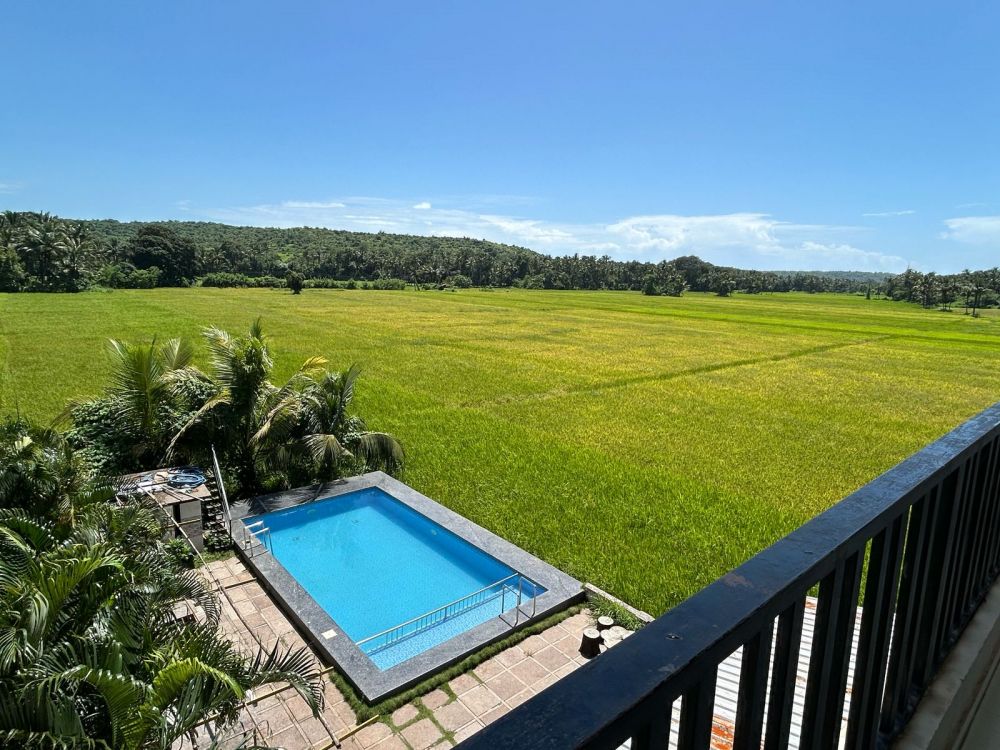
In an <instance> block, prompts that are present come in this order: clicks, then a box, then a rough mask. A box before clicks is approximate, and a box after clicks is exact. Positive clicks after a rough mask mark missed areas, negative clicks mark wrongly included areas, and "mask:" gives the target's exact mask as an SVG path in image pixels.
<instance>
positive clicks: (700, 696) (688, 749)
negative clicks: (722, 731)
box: [677, 667, 718, 750]
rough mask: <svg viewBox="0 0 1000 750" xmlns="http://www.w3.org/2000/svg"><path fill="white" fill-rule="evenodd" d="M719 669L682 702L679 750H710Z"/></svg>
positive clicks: (691, 691) (711, 673) (697, 685)
mask: <svg viewBox="0 0 1000 750" xmlns="http://www.w3.org/2000/svg"><path fill="white" fill-rule="evenodd" d="M717 678H718V667H716V668H715V669H711V670H709V671H708V674H706V675H705V676H704V677H703V678H702V679H701V681H700V682H699V683H698V684H696V685H695V686H694V687H692V688H690V689H689V690H687V691H686V692H685V693H684V699H683V700H682V701H681V728H680V734H679V735H678V739H677V750H709V745H710V744H711V742H712V721H713V719H714V717H715V683H716V680H717Z"/></svg>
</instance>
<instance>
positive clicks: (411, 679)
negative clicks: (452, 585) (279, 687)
mask: <svg viewBox="0 0 1000 750" xmlns="http://www.w3.org/2000/svg"><path fill="white" fill-rule="evenodd" d="M372 487H375V488H378V489H381V490H382V491H384V492H386V493H387V494H388V495H390V496H391V497H393V498H394V499H395V500H397V501H399V502H401V503H403V504H404V505H406V506H408V507H410V508H412V509H413V510H415V511H417V512H418V513H420V514H421V515H423V516H425V517H427V518H429V519H430V520H431V521H434V522H435V523H437V524H438V525H440V526H442V527H444V528H445V529H447V530H448V531H450V532H452V533H453V534H455V535H457V536H458V537H460V538H462V539H464V540H465V541H466V542H468V543H469V544H471V545H472V546H474V547H476V548H478V549H480V550H483V551H484V552H486V553H487V554H489V555H491V556H492V557H494V558H496V559H497V560H499V561H500V562H502V563H504V564H505V565H507V566H508V567H509V568H511V569H513V570H515V571H517V572H518V573H521V574H523V575H524V576H526V577H528V578H529V579H531V580H533V581H536V582H537V583H539V584H541V586H543V587H544V588H545V592H544V593H543V594H541V595H540V596H538V597H537V598H536V599H535V600H534V601H533V602H532V604H531V605H527V604H526V605H524V607H523V608H522V612H524V611H525V610H529V611H530V617H529V616H526V615H527V612H525V614H522V616H521V618H520V622H519V623H518V626H519V627H520V626H523V625H524V624H527V623H529V622H535V621H538V620H541V619H543V618H545V617H547V616H548V615H550V614H552V613H554V612H557V611H559V610H561V609H565V608H566V607H568V606H570V605H571V604H573V603H575V602H579V601H582V599H583V597H584V591H583V585H582V584H581V583H580V582H579V581H577V580H576V579H574V578H572V577H571V576H568V575H566V574H565V573H563V572H562V571H560V570H558V569H557V568H554V567H553V566H551V565H549V564H548V563H546V562H544V561H542V560H540V559H538V558H537V557H535V556H534V555H531V554H529V553H528V552H525V551H524V550H522V549H520V548H519V547H517V546H515V545H513V544H511V543H510V542H508V541H507V540H505V539H503V538H501V537H499V536H497V535H496V534H493V533H492V532H490V531H487V530H486V529H484V528H483V527H481V526H478V525H476V524H475V523H473V522H472V521H470V520H468V519H467V518H464V517H463V516H460V515H459V514H457V513H455V512H454V511H452V510H449V509H448V508H446V507H444V506H443V505H441V504H440V503H437V502H435V501H433V500H431V499H430V498H428V497H425V496H424V495H422V494H420V493H419V492H417V491H416V490H414V489H413V488H412V487H408V486H407V485H405V484H403V483H402V482H400V481H398V480H396V479H393V478H392V477H390V476H389V475H388V474H385V473H383V472H380V471H376V472H371V473H368V474H363V475H361V476H357V477H350V478H348V479H341V480H337V481H335V482H329V483H326V484H322V485H314V486H311V487H301V488H298V489H294V490H289V491H287V492H279V493H275V494H272V495H264V496H261V497H257V498H254V499H252V500H250V501H249V502H246V503H239V504H236V505H234V506H233V508H232V515H233V528H232V535H233V541H234V543H235V544H236V547H237V549H238V550H239V554H240V557H241V558H242V560H243V562H244V564H245V565H246V566H247V567H248V568H249V569H250V570H251V571H252V572H253V573H254V575H255V576H256V577H257V578H258V580H260V581H261V582H262V583H263V584H264V586H265V587H266V588H267V589H268V592H269V593H270V594H271V595H272V596H273V598H274V599H275V601H276V602H278V604H279V606H281V608H282V609H283V610H284V612H285V614H286V615H287V616H288V617H289V618H291V620H292V621H293V622H294V623H295V624H296V626H297V627H298V629H299V630H300V631H301V632H303V633H307V634H309V636H310V645H311V646H312V647H313V648H314V650H316V651H317V653H318V654H319V655H320V658H321V660H322V661H323V662H324V663H326V664H336V665H337V667H338V668H339V670H340V672H341V673H342V674H344V676H345V677H346V678H347V679H348V680H349V681H350V682H351V684H352V685H353V686H354V687H355V689H357V690H358V692H360V693H361V694H362V695H363V696H364V697H365V699H366V700H368V701H369V702H372V703H374V702H377V701H379V700H381V699H383V698H385V697H388V696H390V695H392V694H394V693H398V692H400V691H401V690H404V689H406V688H407V687H409V686H411V685H414V684H416V683H418V682H420V681H421V680H423V679H425V678H426V677H429V676H431V675H432V674H434V673H435V672H437V671H439V670H441V669H443V668H445V667H447V666H449V665H451V664H454V663H455V662H458V661H460V660H461V659H462V658H464V657H465V656H467V655H468V654H470V653H473V652H475V651H477V650H479V649H480V648H482V647H483V646H486V645H488V644H489V643H492V642H494V641H497V640H500V639H502V638H505V637H507V636H508V635H510V633H511V632H512V630H513V629H512V628H511V626H510V625H508V624H507V623H506V622H505V620H503V619H501V618H499V617H497V618H491V619H489V620H488V621H486V622H483V623H482V624H480V625H477V626H476V627H473V628H471V629H470V630H467V631H465V632H464V633H461V634H459V635H457V636H455V637H453V638H451V639H449V640H447V641H445V642H443V643H440V644H438V645H437V646H434V647H432V648H429V649H428V650H426V651H424V652H422V653H420V654H418V655H416V656H414V657H412V658H410V659H407V660H406V661H404V662H401V663H400V664H397V665H395V666H393V667H390V668H388V669H385V670H380V669H379V668H378V667H377V666H376V665H375V664H374V662H372V660H371V659H370V658H369V657H368V655H367V654H365V653H364V652H363V651H362V650H361V648H359V647H358V646H357V645H356V644H355V643H354V641H353V640H352V639H351V638H350V637H349V636H348V635H347V634H346V633H345V632H344V631H343V629H342V628H341V627H340V626H339V625H338V624H337V622H336V621H335V620H334V619H333V617H331V615H330V614H329V613H328V612H327V611H326V610H324V609H323V608H322V607H321V606H320V605H319V604H318V603H317V602H316V600H315V599H313V597H312V596H310V595H309V593H308V592H307V591H306V590H305V589H304V588H303V587H302V586H301V585H300V584H299V583H298V581H296V580H295V578H294V577H293V576H292V575H291V574H289V572H288V571H287V570H285V568H284V567H283V566H282V565H281V563H280V562H279V561H278V560H277V559H276V558H275V557H274V556H273V555H272V554H271V553H270V552H269V551H268V550H267V549H266V547H265V546H264V545H263V544H261V543H260V542H259V541H257V540H254V543H253V545H252V546H251V547H250V549H249V550H245V549H243V544H242V542H243V538H244V537H243V534H244V532H243V528H244V527H243V523H242V519H243V518H247V517H250V516H255V515H260V514H263V513H269V512H272V511H275V510H280V509H283V508H289V507H293V506H296V505H301V504H304V503H308V502H312V501H314V500H319V499H326V498H331V497H337V496H339V495H345V494H347V493H350V492H355V491H357V490H362V489H368V488H372ZM470 593H471V592H470ZM421 614H423V613H422V612H415V613H414V616H417V615H421Z"/></svg>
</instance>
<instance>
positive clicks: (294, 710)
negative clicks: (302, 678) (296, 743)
mask: <svg viewBox="0 0 1000 750" xmlns="http://www.w3.org/2000/svg"><path fill="white" fill-rule="evenodd" d="M285 707H286V708H287V709H288V712H289V713H290V714H291V715H292V718H293V719H295V720H296V721H304V720H305V719H309V718H312V709H311V708H309V704H308V703H306V702H305V700H303V698H302V696H301V695H293V696H292V697H291V698H289V699H288V700H286V701H285Z"/></svg>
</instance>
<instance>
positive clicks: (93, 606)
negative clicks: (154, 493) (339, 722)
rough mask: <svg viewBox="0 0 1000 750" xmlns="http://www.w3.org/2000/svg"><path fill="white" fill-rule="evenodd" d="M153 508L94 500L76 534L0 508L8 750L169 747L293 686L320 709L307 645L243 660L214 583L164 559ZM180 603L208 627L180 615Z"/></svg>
mask: <svg viewBox="0 0 1000 750" xmlns="http://www.w3.org/2000/svg"><path fill="white" fill-rule="evenodd" d="M162 533H163V528H162V526H161V525H160V523H159V521H158V517H157V516H156V515H155V512H154V510H153V509H152V508H151V507H148V506H144V505H142V504H141V503H138V502H131V503H127V504H125V505H124V506H123V507H118V506H116V505H113V504H109V503H106V502H105V503H92V504H89V505H87V507H85V508H83V509H81V512H80V513H79V514H78V515H77V519H76V523H75V525H73V526H72V527H67V526H65V525H64V524H61V523H58V522H53V521H50V520H45V519H39V518H35V517H33V516H31V515H29V514H27V513H26V512H25V511H23V510H10V509H0V746H3V747H47V748H48V747H72V748H78V747H79V748H84V747H86V748H98V747H99V748H108V749H109V750H118V749H119V748H121V749H122V750H138V749H140V748H142V749H145V748H163V749H166V748H170V747H171V746H172V745H173V744H174V743H175V742H176V741H177V740H178V739H180V738H182V737H184V736H186V735H190V734H191V733H192V732H193V731H194V729H195V728H196V727H197V726H198V725H199V724H202V723H204V722H206V721H208V722H209V723H210V724H212V725H214V727H215V728H216V729H220V728H224V727H226V726H228V725H229V724H231V723H232V722H233V721H235V719H236V717H237V715H238V712H239V708H240V705H241V702H242V700H243V699H244V696H245V695H246V692H247V691H248V690H249V689H251V688H254V687H258V686H261V685H266V684H271V683H275V682H285V683H289V684H291V685H292V686H293V687H294V688H296V689H297V690H298V691H299V692H300V693H301V694H302V695H303V697H304V698H305V700H306V701H307V702H308V703H309V705H310V706H311V707H312V709H313V711H314V712H315V711H317V710H318V708H319V706H320V705H321V701H322V691H321V681H320V678H319V673H318V672H317V670H316V666H315V662H314V660H313V659H312V657H311V656H310V655H309V653H308V652H307V651H306V650H305V649H301V650H298V651H292V650H290V649H282V648H280V647H275V648H274V649H272V650H270V651H260V652H258V653H256V654H254V655H245V654H243V653H240V652H239V651H237V649H236V648H235V646H234V645H233V644H232V643H231V642H229V641H228V640H226V639H225V638H223V637H222V635H221V633H220V630H219V628H218V606H217V603H216V601H215V598H214V596H213V594H212V593H211V592H210V591H209V590H208V589H207V588H206V584H205V582H204V580H203V579H202V578H201V577H200V576H197V575H195V574H194V572H193V571H183V570H180V569H179V568H178V567H177V565H176V563H175V562H174V561H173V559H172V558H171V557H170V556H169V555H168V554H166V552H165V549H164V547H163V544H162V543H161V542H160V541H159V540H160V539H161V538H162ZM178 601H190V602H192V603H194V604H196V605H197V606H198V607H199V608H200V609H201V611H202V612H203V613H204V616H203V618H202V620H201V622H199V623H194V624H185V623H180V622H178V621H176V620H175V618H174V617H173V615H172V607H173V605H174V604H175V603H176V602H178Z"/></svg>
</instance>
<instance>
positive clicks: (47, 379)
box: [0, 288, 1000, 614]
mask: <svg viewBox="0 0 1000 750" xmlns="http://www.w3.org/2000/svg"><path fill="white" fill-rule="evenodd" d="M257 316H261V317H262V318H263V321H264V325H265V330H266V331H267V332H268V333H269V335H270V339H271V343H272V346H273V349H274V351H275V354H276V359H277V361H278V365H279V371H280V373H279V374H281V375H283V376H286V375H287V374H289V373H290V372H291V371H292V370H293V369H294V367H295V366H296V365H297V364H298V363H300V362H301V361H302V360H303V359H305V358H306V357H308V356H311V355H315V354H322V355H324V356H326V357H328V358H329V359H330V361H331V363H332V364H333V365H335V366H338V367H341V366H345V365H347V364H349V363H350V362H353V361H357V362H359V363H361V364H362V365H363V367H364V371H365V375H364V377H363V380H362V382H361V384H360V388H359V390H360V392H359V395H358V397H357V399H356V402H355V403H356V404H357V405H358V408H359V411H360V412H361V413H362V414H363V415H364V416H365V417H366V418H367V419H368V421H369V426H370V427H372V428H373V429H383V430H387V431H390V432H392V433H394V434H395V435H396V436H397V437H399V438H400V439H401V441H402V442H403V444H404V447H405V449H406V451H407V460H408V465H407V468H406V470H405V475H404V476H403V477H402V478H403V479H404V481H406V482H408V483H409V484H411V485H413V486H414V487H416V488H417V489H418V490H420V491H421V492H423V493H425V494H427V495H429V496H430V497H433V498H435V499H437V500H439V501H441V502H443V503H444V504H446V505H448V506H449V507H451V508H453V509H454V510H456V511H457V512H459V513H462V514H463V515H465V516H467V517H469V518H471V519H473V520H474V521H476V522H477V523H480V524H482V525H484V526H486V527H488V528H489V529H491V530H493V531H494V532H496V533H498V534H500V535H501V536H504V537H505V538H507V539H509V540H511V541H512V542H514V543H515V544H518V545H520V546H522V547H524V548H525V549H527V550H529V551H531V552H532V553H534V554H536V555H538V556H540V557H542V558H544V559H545V560H547V561H548V562H550V563H552V564H554V565H556V566H558V567H560V568H562V569H563V570H565V571H567V572H569V573H571V574H572V575H574V576H576V577H578V578H580V579H581V580H587V581H591V582H593V583H595V584H597V585H598V586H600V587H602V588H605V589H607V590H609V591H611V592H612V593H614V594H616V595H618V596H621V597H622V598H624V599H625V600H626V601H629V602H630V603H632V604H635V605H636V606H639V607H641V608H643V609H646V610H648V611H650V612H653V613H654V614H658V613H660V612H662V611H663V610H665V609H666V608H668V607H669V606H671V605H673V604H675V603H677V602H678V601H680V600H681V599H683V598H684V597H686V596H687V595H689V594H691V593H693V592H694V591H696V590H698V589H699V588H701V587H702V586H703V585H705V584H706V583H708V582H710V581H712V580H713V579H715V578H716V577H718V576H719V575H720V574H722V573H723V572H725V571H726V570H728V569H730V568H732V567H734V566H735V565H738V564H739V563H740V562H742V561H743V560H745V559H746V558H747V557H749V556H751V555H752V554H754V553H755V552H757V551H759V550H761V549H763V548H764V547H765V546H767V545H768V544H770V543H771V542H773V541H775V540H776V539H778V538H779V537H781V536H782V535H784V534H785V533H787V532H788V531H790V530H792V529H793V528H795V527H796V526H798V525H799V524H801V523H803V522H804V521H806V520H807V519H809V518H810V517H811V516H813V515H815V514H816V513H818V512H820V511H822V510H823V509H825V508H827V507H829V506H830V505H832V504H833V503H835V502H836V501H837V500H839V499H840V498H841V497H843V496H844V495H846V494H848V493H850V492H851V491H853V490H854V489H856V488H857V487H859V486H861V485H862V484H864V483H865V482H867V481H868V480H870V479H872V478H874V477H875V476H877V475H878V474H879V473H881V472H882V471H884V470H886V469H888V468H890V467H891V466H892V465H894V464H895V463H897V462H898V461H900V460H901V459H903V458H905V457H906V456H907V455H909V454H910V453H912V452H914V451H916V450H917V449H919V448H920V447H922V446H923V445H925V444H926V443H928V442H930V441H931V440H933V439H935V438H937V437H938V436H940V435H942V434H944V433H945V432H947V431H948V430H949V429H951V428H952V427H954V426H956V425H958V424H959V423H961V422H962V421H963V420H965V419H966V418H968V417H970V416H971V415H973V414H975V413H976V412H978V411H980V410H981V409H983V408H985V407H986V406H988V405H990V404H991V403H993V402H994V401H997V400H998V399H1000V367H998V356H997V355H998V351H1000V348H998V347H1000V318H997V317H991V316H985V317H983V318H980V319H972V318H970V317H968V316H965V315H962V313H961V311H960V310H958V311H955V312H951V313H942V312H937V311H928V310H922V309H919V308H917V307H913V306H910V305H904V304H900V303H889V302H885V301H877V300H864V299H863V298H860V297H852V296H835V295H804V294H803V295H797V294H785V295H773V296H766V295H765V296H759V297H753V296H736V297H733V298H730V299H721V298H717V297H711V296H702V295H696V294H690V295H686V296H684V297H683V298H680V299H673V298H651V297H643V296H641V295H639V294H635V293H625V292H540V291H518V290H506V291H504V290H498V291H475V290H466V291H461V292H457V293H448V292H417V291H407V292H375V291H361V290H358V291H321V290H307V291H306V292H305V293H303V294H302V295H301V296H292V295H291V294H288V293H287V292H285V291H275V290H222V289H202V288H194V289H173V290H150V291H134V292H130V291H116V292H105V293H100V292H88V293H84V294H78V295H45V294H21V295H0V410H2V411H4V412H13V411H15V410H20V411H21V413H23V414H26V415H28V416H30V417H33V418H36V419H38V420H49V419H51V418H52V417H53V416H54V415H56V414H57V413H58V412H59V411H60V409H61V408H62V407H63V405H64V403H65V401H66V400H67V399H68V398H70V397H81V396H87V395H91V394H95V393H96V392H97V391H98V390H99V389H100V388H101V386H102V385H103V384H104V382H105V378H106V373H107V358H106V355H105V348H104V342H105V340H106V339H107V338H109V337H119V338H127V339H132V340H141V339H149V338H150V337H152V336H153V335H154V334H155V335H158V336H159V337H161V338H164V337H172V336H188V337H192V338H194V337H197V336H198V334H199V331H200V330H201V328H202V327H203V326H206V325H210V324H214V325H219V326H222V327H224V328H227V329H229V330H231V331H234V332H236V331H241V330H244V329H245V328H246V327H247V326H248V325H249V323H250V322H251V321H252V319H253V318H255V317H257Z"/></svg>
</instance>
